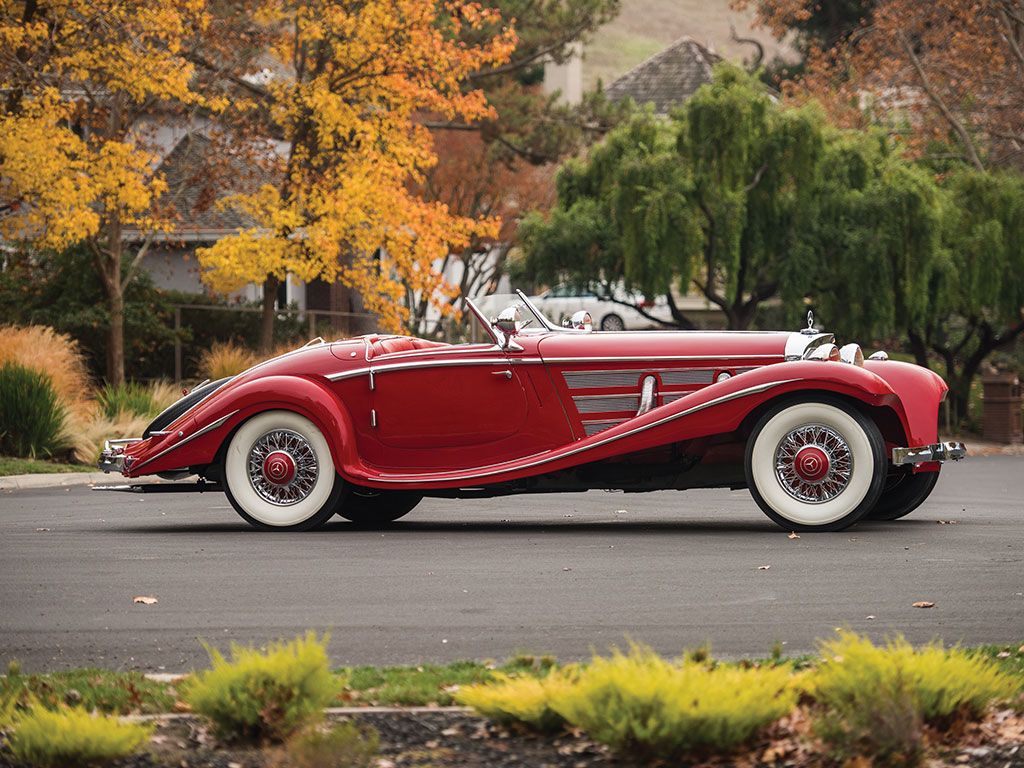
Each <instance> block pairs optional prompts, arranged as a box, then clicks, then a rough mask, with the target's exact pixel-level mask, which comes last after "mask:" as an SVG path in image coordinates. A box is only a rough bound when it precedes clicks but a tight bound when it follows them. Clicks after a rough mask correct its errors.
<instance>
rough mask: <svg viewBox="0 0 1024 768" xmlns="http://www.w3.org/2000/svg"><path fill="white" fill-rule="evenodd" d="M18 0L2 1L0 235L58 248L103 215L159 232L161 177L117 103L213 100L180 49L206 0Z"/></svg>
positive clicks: (201, 22)
mask: <svg viewBox="0 0 1024 768" xmlns="http://www.w3.org/2000/svg"><path fill="white" fill-rule="evenodd" d="M22 5H23V4H18V3H12V2H0V93H3V94H5V97H4V100H3V102H2V103H3V107H2V109H0V200H2V201H4V202H5V203H7V204H9V205H10V206H11V207H10V210H9V211H8V214H9V215H7V216H5V217H4V218H2V219H0V237H2V238H4V239H7V240H14V241H19V240H26V241H31V242H33V243H35V244H36V245H38V246H41V247H44V248H57V249H59V248H65V247H67V246H69V245H71V244H73V243H75V242H79V241H81V240H84V239H86V238H89V237H92V236H94V235H96V234H97V232H98V231H99V229H100V226H101V224H102V223H103V221H104V220H108V221H117V222H118V225H119V226H120V227H137V228H139V229H142V230H144V231H153V230H156V229H163V228H167V227H168V226H169V224H168V222H166V221H162V220H160V219H159V218H158V217H156V216H155V215H154V213H153V203H154V201H155V200H156V199H157V198H159V197H160V195H162V194H163V192H164V191H165V190H166V184H165V183H164V182H163V180H162V179H160V178H158V177H156V176H155V175H154V173H153V167H154V160H155V158H154V156H153V155H152V154H151V153H150V152H147V151H146V150H145V149H144V148H143V147H141V146H140V145H139V142H138V137H137V136H136V135H134V134H133V133H132V131H131V128H132V120H131V119H129V118H127V117H126V114H127V112H128V109H127V107H128V106H130V105H132V104H135V105H140V104H143V103H145V102H149V101H151V100H155V99H161V100H175V101H177V102H180V103H183V104H194V103H195V104H205V105H206V106H215V105H214V104H212V103H207V102H206V101H205V100H204V99H202V98H201V97H200V96H199V95H197V94H195V93H193V92H192V91H191V90H190V81H191V79H192V76H193V67H192V65H191V64H189V63H188V62H187V61H185V59H184V58H183V56H182V55H181V52H182V45H183V41H184V39H185V38H186V37H189V36H191V35H193V34H194V33H195V32H197V31H200V30H202V29H203V28H204V27H205V26H206V24H207V16H206V0H183V1H182V2H176V3H152V2H148V0H58V2H52V3H46V4H45V5H44V4H39V6H38V7H37V6H35V5H34V4H33V5H32V6H31V9H30V8H29V7H28V6H27V5H26V7H25V8H23V7H22ZM86 95H88V96H86ZM115 116H120V118H121V119H120V120H116V119H115ZM75 124H80V125H82V126H87V127H88V128H89V132H88V135H87V138H82V137H81V136H80V135H79V134H78V133H75V132H74V131H73V130H72V126H73V125H75Z"/></svg>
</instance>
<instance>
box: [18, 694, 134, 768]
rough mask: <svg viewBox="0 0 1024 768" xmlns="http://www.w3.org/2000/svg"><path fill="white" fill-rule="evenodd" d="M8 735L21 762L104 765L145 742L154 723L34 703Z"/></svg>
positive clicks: (59, 767) (46, 766)
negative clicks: (131, 720)
mask: <svg viewBox="0 0 1024 768" xmlns="http://www.w3.org/2000/svg"><path fill="white" fill-rule="evenodd" d="M13 729H14V731H13V733H12V734H11V736H10V738H9V739H8V742H9V743H8V747H9V749H10V751H11V755H12V756H13V757H14V759H15V761H16V762H17V763H21V764H24V765H30V766H39V767H40V768H51V766H52V768H65V767H66V766H72V765H74V766H83V765H101V764H104V763H108V762H111V761H113V760H118V759H121V758H123V757H128V756H129V755H131V754H133V753H134V752H135V751H136V750H138V749H139V747H141V746H142V745H143V744H145V743H146V742H147V741H148V740H149V737H150V735H151V734H152V732H153V728H152V726H150V725H143V724H140V723H122V722H120V721H119V720H118V719H117V718H116V717H111V716H109V715H97V714H92V713H90V712H86V711H85V710H84V709H77V708H71V707H60V708H58V709H56V710H49V709H46V708H44V707H40V706H35V707H32V708H31V709H30V710H29V711H28V712H27V713H25V714H21V715H16V716H15V717H14V721H13Z"/></svg>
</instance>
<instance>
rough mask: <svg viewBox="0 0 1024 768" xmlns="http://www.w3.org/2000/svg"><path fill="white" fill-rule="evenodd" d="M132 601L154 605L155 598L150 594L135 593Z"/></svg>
mask: <svg viewBox="0 0 1024 768" xmlns="http://www.w3.org/2000/svg"><path fill="white" fill-rule="evenodd" d="M132 602H133V603H142V604H143V605H155V604H156V603H157V599H156V598H155V597H152V596H150V595H136V596H135V597H133V598H132Z"/></svg>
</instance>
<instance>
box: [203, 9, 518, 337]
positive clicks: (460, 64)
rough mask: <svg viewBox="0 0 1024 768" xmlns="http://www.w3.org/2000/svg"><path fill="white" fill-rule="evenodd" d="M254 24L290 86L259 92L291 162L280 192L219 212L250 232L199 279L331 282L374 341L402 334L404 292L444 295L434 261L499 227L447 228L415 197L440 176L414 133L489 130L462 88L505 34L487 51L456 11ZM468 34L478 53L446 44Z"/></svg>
mask: <svg viewBox="0 0 1024 768" xmlns="http://www.w3.org/2000/svg"><path fill="white" fill-rule="evenodd" d="M254 19H256V20H258V22H259V23H260V24H261V25H263V27H264V31H265V32H266V33H267V34H268V35H271V36H272V38H273V43H272V46H271V47H272V50H273V52H274V53H275V55H276V56H277V58H278V59H279V60H280V61H282V62H287V63H289V64H290V65H291V66H292V69H293V71H295V72H298V73H299V75H298V76H294V77H280V78H278V79H276V80H274V81H272V82H271V83H270V84H268V86H267V93H268V96H267V102H268V103H267V104H266V106H267V108H268V109H269V110H270V112H271V115H272V116H273V118H274V120H275V121H276V122H277V123H278V124H279V125H280V126H282V130H283V133H284V138H285V140H286V142H287V143H288V146H289V155H288V157H287V159H286V160H285V161H284V162H282V167H281V169H280V170H281V172H282V178H283V181H282V183H281V184H280V186H278V187H273V186H269V185H267V186H264V187H263V188H262V189H260V190H258V191H256V192H254V193H252V194H249V195H235V196H232V197H231V198H229V199H227V200H225V201H224V204H225V205H228V206H231V207H234V208H236V209H238V210H240V211H243V212H245V213H246V214H247V215H248V216H250V217H251V218H252V219H253V220H254V221H255V226H254V227H252V228H251V229H247V230H245V231H242V232H239V233H238V234H236V235H234V236H231V237H226V238H223V239H221V240H220V241H218V242H217V243H215V244H214V245H213V246H211V247H210V248H206V249H201V250H200V251H199V252H198V257H199V261H200V264H201V265H202V267H203V268H204V277H205V279H206V280H207V282H208V283H209V284H210V285H211V286H212V287H213V288H214V289H215V290H218V291H230V290H234V289H237V288H239V287H240V286H242V285H244V284H245V283H250V282H255V283H262V282H263V281H264V280H265V279H266V278H267V276H268V275H269V276H275V277H276V278H278V279H279V280H283V279H284V278H285V276H286V275H287V274H289V273H290V274H292V275H294V276H295V277H297V278H298V279H300V280H307V281H308V280H312V279H314V278H322V279H324V280H327V281H335V280H338V281H341V282H342V283H344V284H345V285H348V286H351V287H352V288H355V289H356V290H358V291H359V292H360V294H361V295H362V298H363V301H364V303H365V305H366V307H367V309H369V310H370V311H373V312H376V313H377V314H378V315H379V316H380V321H381V324H382V325H383V326H384V327H386V328H389V329H398V328H399V327H400V326H401V324H402V322H403V321H404V320H405V319H406V314H407V311H406V310H405V308H404V307H403V306H402V301H401V299H402V298H403V296H404V292H405V288H404V287H403V285H402V283H403V281H404V283H405V284H406V285H407V286H408V287H409V288H410V289H411V290H414V291H417V292H421V293H422V295H426V296H432V295H434V294H435V293H436V292H439V291H440V292H441V293H442V294H445V293H447V294H448V295H450V294H451V292H452V290H453V289H451V288H450V287H448V286H446V285H445V284H444V281H443V278H442V277H441V276H440V275H438V274H437V273H436V272H434V270H433V269H432V262H433V260H434V259H437V258H439V257H442V256H444V255H445V254H446V253H447V252H449V251H450V250H457V249H459V248H462V247H465V246H466V245H467V244H468V243H469V242H470V240H471V238H473V237H481V238H487V237H494V236H495V235H496V234H497V222H496V221H494V220H474V219H469V218H465V217H460V216H455V215H453V214H452V213H451V212H450V211H449V210H448V209H447V207H446V206H444V205H443V204H441V203H436V202H434V203H428V202H425V201H423V200H422V199H420V198H419V197H417V196H416V195H415V194H414V193H413V192H412V191H411V189H410V185H411V184H413V183H415V182H419V181H421V180H422V174H423V172H424V170H426V169H427V168H429V167H430V166H432V165H433V164H434V163H435V162H436V157H435V155H434V151H433V146H432V142H431V137H430V133H429V131H428V130H427V129H426V128H425V127H423V126H422V125H420V124H418V122H417V121H418V120H419V119H420V118H421V116H422V115H424V114H430V115H435V116H439V117H441V118H443V119H458V120H461V121H473V120H479V119H482V118H486V117H489V116H491V115H492V114H493V112H492V110H491V109H490V107H488V105H487V104H486V101H485V99H484V96H483V93H482V92H481V91H479V90H471V89H466V88H464V87H463V85H464V82H465V80H466V77H467V75H468V74H470V73H471V72H473V71H475V70H478V69H480V68H483V67H485V66H493V65H496V64H500V63H501V62H503V61H505V60H506V59H507V58H508V56H509V55H510V53H511V51H512V49H513V47H514V45H515V36H514V33H513V32H512V31H511V29H510V28H506V29H505V31H504V32H502V33H501V34H499V35H497V36H496V37H493V38H488V37H487V36H486V35H485V34H484V28H485V27H487V26H492V25H494V24H496V23H498V22H499V19H498V17H497V15H496V14H495V12H493V11H490V10H485V9H483V8H481V7H480V6H479V5H478V4H477V3H472V2H465V1H464V0H450V1H449V2H446V3H443V4H442V3H437V2H436V1H435V0H367V1H366V2H362V3H335V2H328V1H327V0H315V1H313V2H308V3H302V4H299V5H281V4H279V3H276V2H271V1H270V0H267V1H266V2H264V3H262V4H261V5H260V7H259V10H257V11H256V12H255V13H254ZM467 26H468V27H471V28H473V29H477V30H479V31H480V33H481V37H483V38H484V40H483V42H482V43H480V44H479V45H464V44H462V43H459V42H458V41H456V40H454V39H452V37H451V36H450V35H446V34H445V31H444V29H445V27H447V28H448V29H449V30H456V31H457V30H459V29H462V28H463V27H467ZM314 49H315V50H316V59H317V61H318V62H319V63H318V64H316V65H312V64H310V62H311V60H312V58H313V57H312V55H311V51H313V50H314ZM340 73H344V74H343V75H342V74H340Z"/></svg>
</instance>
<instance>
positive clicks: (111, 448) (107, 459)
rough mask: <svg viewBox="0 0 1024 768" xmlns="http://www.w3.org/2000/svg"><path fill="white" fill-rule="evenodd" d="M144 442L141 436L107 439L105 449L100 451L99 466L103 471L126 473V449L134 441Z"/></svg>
mask: <svg viewBox="0 0 1024 768" xmlns="http://www.w3.org/2000/svg"><path fill="white" fill-rule="evenodd" d="M139 442H142V438H141V437H126V438H121V439H118V440H107V441H105V442H104V443H103V450H102V451H100V461H99V464H98V465H97V466H99V468H100V470H101V471H103V472H117V473H118V474H120V475H123V474H124V473H125V466H124V465H125V458H126V456H125V455H124V449H125V447H126V446H129V445H131V444H132V443H139Z"/></svg>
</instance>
